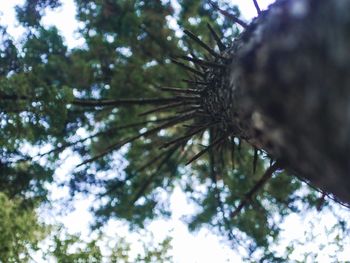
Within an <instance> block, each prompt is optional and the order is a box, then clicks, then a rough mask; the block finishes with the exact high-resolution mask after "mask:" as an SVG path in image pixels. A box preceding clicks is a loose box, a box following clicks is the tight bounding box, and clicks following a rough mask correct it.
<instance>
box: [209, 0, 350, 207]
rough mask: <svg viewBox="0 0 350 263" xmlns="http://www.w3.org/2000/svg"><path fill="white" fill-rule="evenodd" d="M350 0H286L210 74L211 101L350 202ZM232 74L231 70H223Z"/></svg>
mask: <svg viewBox="0 0 350 263" xmlns="http://www.w3.org/2000/svg"><path fill="white" fill-rule="evenodd" d="M349 11H350V1H348V0H334V1H329V0H290V1H289V0H282V1H278V2H277V3H276V4H274V5H273V6H271V7H270V8H269V10H268V11H265V12H263V13H262V14H261V15H260V16H259V17H258V18H256V19H255V20H254V21H253V22H252V23H251V24H250V25H249V27H248V28H247V29H246V30H245V32H244V33H242V35H241V36H240V37H239V38H238V39H236V40H235V41H234V43H233V44H232V47H231V48H230V49H229V50H227V51H226V53H225V54H223V55H224V56H225V57H227V58H230V63H229V65H228V67H227V68H226V69H224V71H223V70H221V69H220V70H219V69H218V70H214V71H213V72H212V73H213V74H210V76H208V81H209V82H211V86H210V87H208V88H207V90H206V92H205V96H204V97H205V98H204V105H206V109H207V112H208V113H210V114H211V115H212V116H213V118H216V119H220V120H222V122H221V123H222V129H224V130H229V131H230V132H232V133H233V134H235V135H236V136H238V137H240V138H243V139H245V140H246V141H248V142H249V143H251V144H252V145H253V146H255V147H257V148H259V149H263V150H265V151H266V152H267V153H269V154H270V155H271V156H273V157H274V158H276V159H280V160H283V161H285V162H286V164H287V167H288V169H289V170H290V171H292V172H293V173H294V174H296V175H298V176H300V177H302V178H304V179H306V180H308V181H309V182H310V183H311V184H312V185H314V186H316V187H318V188H320V189H322V190H324V191H326V192H328V193H331V194H333V195H334V196H335V197H336V198H338V199H339V200H341V201H343V202H346V203H350V177H349V172H350V158H349V154H350V12H349ZM223 75H224V77H223Z"/></svg>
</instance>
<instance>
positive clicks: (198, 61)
mask: <svg viewBox="0 0 350 263" xmlns="http://www.w3.org/2000/svg"><path fill="white" fill-rule="evenodd" d="M180 58H181V59H183V60H187V61H191V62H193V63H196V64H200V65H204V66H208V67H211V68H225V65H223V64H219V63H215V62H211V61H206V60H203V59H199V58H192V57H188V56H181V57H180Z"/></svg>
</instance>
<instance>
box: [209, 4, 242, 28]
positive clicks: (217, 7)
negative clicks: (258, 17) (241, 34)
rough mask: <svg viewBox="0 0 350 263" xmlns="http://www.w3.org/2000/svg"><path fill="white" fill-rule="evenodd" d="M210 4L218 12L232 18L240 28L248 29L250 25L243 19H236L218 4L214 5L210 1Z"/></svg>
mask: <svg viewBox="0 0 350 263" xmlns="http://www.w3.org/2000/svg"><path fill="white" fill-rule="evenodd" d="M208 2H209V4H210V5H211V6H212V7H213V8H214V9H216V10H218V11H219V12H220V13H221V14H222V15H224V16H226V17H228V18H230V19H231V20H232V21H233V22H235V23H237V24H239V25H240V26H242V27H243V28H247V27H248V24H247V23H245V22H243V21H242V20H241V19H239V18H238V17H236V16H235V15H233V14H230V13H229V12H227V11H225V10H222V9H221V8H220V7H219V6H218V5H217V4H216V3H214V2H213V1H210V0H209V1H208Z"/></svg>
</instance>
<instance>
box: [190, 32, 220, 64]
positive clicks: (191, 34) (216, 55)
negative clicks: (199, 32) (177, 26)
mask: <svg viewBox="0 0 350 263" xmlns="http://www.w3.org/2000/svg"><path fill="white" fill-rule="evenodd" d="M184 33H185V34H186V35H188V36H189V37H190V38H192V39H193V40H194V41H196V42H197V43H198V44H199V45H200V46H201V47H203V48H204V49H205V50H207V51H208V52H209V53H210V54H211V55H213V56H214V57H216V58H221V56H220V54H218V53H216V52H215V50H214V49H212V48H211V47H209V46H208V45H207V44H205V43H204V42H203V41H202V40H200V39H199V38H198V37H197V36H196V35H195V34H193V33H192V32H191V31H189V30H187V29H185V30H184Z"/></svg>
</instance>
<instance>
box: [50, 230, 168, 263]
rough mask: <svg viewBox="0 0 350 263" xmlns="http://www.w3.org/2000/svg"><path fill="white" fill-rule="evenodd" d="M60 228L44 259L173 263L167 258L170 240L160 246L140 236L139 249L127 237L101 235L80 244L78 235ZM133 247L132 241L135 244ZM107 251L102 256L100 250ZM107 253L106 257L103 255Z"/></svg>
mask: <svg viewBox="0 0 350 263" xmlns="http://www.w3.org/2000/svg"><path fill="white" fill-rule="evenodd" d="M64 232H65V231H63V230H62V229H60V230H58V232H57V233H56V236H54V237H53V240H52V245H51V248H50V251H49V252H48V253H47V255H46V257H47V258H48V259H49V258H50V259H52V258H54V259H55V260H56V261H57V262H58V263H65V262H72V263H93V262H102V261H103V262H111V263H132V262H143V263H156V262H169V263H170V262H172V256H171V255H170V253H169V252H170V249H171V240H172V239H171V238H170V237H166V238H165V239H164V240H162V241H160V242H159V243H156V242H154V240H150V238H151V239H153V236H152V235H149V234H143V235H142V236H141V238H140V239H139V240H138V241H137V243H138V244H139V245H140V247H142V249H141V250H135V249H133V248H132V244H131V243H130V240H129V239H128V238H126V237H119V236H113V237H107V236H105V235H103V234H101V235H99V236H98V237H97V238H95V239H92V240H91V241H88V242H86V241H82V240H81V238H80V236H79V235H71V234H64ZM61 236H64V237H62V238H61ZM134 244H135V241H134ZM103 249H104V250H105V251H106V250H107V252H105V255H103V254H102V250H103ZM106 253H107V254H106Z"/></svg>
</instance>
